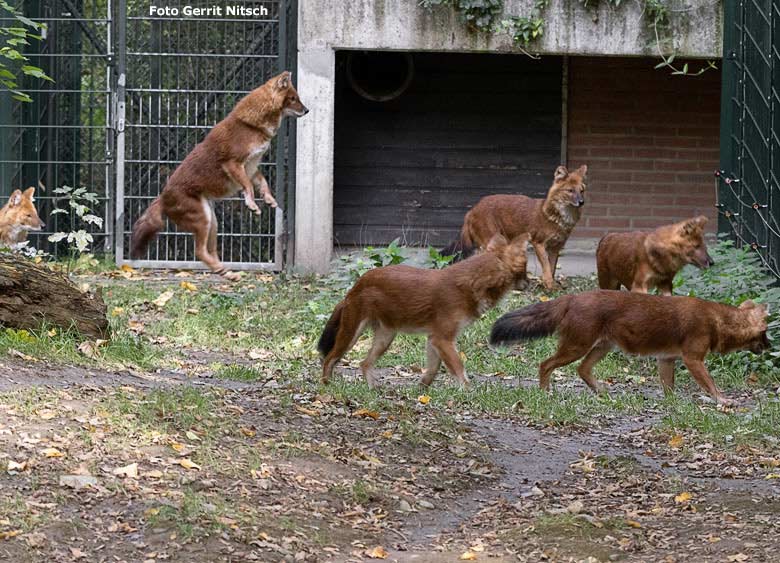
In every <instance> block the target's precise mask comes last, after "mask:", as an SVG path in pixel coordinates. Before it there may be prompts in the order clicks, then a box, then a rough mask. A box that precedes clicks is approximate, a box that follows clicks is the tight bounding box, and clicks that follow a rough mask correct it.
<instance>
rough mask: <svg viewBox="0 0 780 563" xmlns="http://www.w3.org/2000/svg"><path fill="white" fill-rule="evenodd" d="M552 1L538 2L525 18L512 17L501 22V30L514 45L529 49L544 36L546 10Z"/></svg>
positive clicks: (537, 0)
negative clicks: (544, 13) (544, 14)
mask: <svg viewBox="0 0 780 563" xmlns="http://www.w3.org/2000/svg"><path fill="white" fill-rule="evenodd" d="M549 3H550V0H536V2H535V3H534V7H533V8H532V9H531V11H530V13H528V14H527V15H525V16H510V17H508V18H506V19H504V20H503V21H502V22H501V26H500V28H499V29H500V30H501V31H503V32H505V33H507V34H508V35H509V37H510V38H511V39H512V43H513V44H514V45H516V46H519V47H528V46H529V45H530V44H531V43H532V42H534V41H536V40H537V39H539V38H540V37H542V35H544V18H543V17H542V15H543V12H544V10H545V8H547V5H548V4H549Z"/></svg>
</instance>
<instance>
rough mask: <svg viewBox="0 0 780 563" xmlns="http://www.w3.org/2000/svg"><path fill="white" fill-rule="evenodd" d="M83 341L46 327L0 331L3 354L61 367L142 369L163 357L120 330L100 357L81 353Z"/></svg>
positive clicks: (102, 350) (0, 344)
mask: <svg viewBox="0 0 780 563" xmlns="http://www.w3.org/2000/svg"><path fill="white" fill-rule="evenodd" d="M83 341H84V337H83V336H81V335H79V334H77V333H75V332H72V331H63V330H60V329H57V328H50V327H46V326H44V327H41V328H40V329H38V330H24V329H22V330H16V329H12V328H6V329H4V330H0V354H8V353H9V352H11V351H13V350H16V351H18V352H21V353H22V354H25V355H27V356H31V357H33V358H36V359H44V360H53V361H55V360H56V361H57V363H59V364H72V365H96V364H109V365H114V366H117V365H121V366H128V365H131V366H137V367H139V368H141V369H151V368H152V367H155V366H156V365H157V364H158V363H159V361H160V359H161V357H162V353H161V352H160V351H159V350H156V349H154V348H152V347H151V346H150V345H149V344H147V343H145V342H143V341H140V340H138V339H136V338H135V337H133V335H131V334H129V333H127V332H125V331H121V330H120V331H118V332H117V333H115V334H114V336H113V337H112V338H111V339H110V340H109V341H108V342H107V343H106V344H105V345H104V346H100V347H98V348H97V358H89V357H87V356H85V355H84V354H82V353H81V352H79V351H78V347H79V344H81V343H82V342H83Z"/></svg>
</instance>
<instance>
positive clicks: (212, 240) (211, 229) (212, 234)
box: [207, 205, 219, 258]
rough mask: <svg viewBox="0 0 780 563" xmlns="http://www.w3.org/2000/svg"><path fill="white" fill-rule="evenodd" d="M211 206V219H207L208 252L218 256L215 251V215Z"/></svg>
mask: <svg viewBox="0 0 780 563" xmlns="http://www.w3.org/2000/svg"><path fill="white" fill-rule="evenodd" d="M209 207H211V220H210V221H209V243H208V245H207V247H208V251H209V254H211V255H212V256H214V257H216V258H219V254H218V253H217V215H216V213H214V207H212V206H211V205H209Z"/></svg>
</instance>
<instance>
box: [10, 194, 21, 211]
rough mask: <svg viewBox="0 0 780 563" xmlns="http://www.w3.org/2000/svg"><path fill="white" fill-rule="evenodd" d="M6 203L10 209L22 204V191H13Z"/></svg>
mask: <svg viewBox="0 0 780 563" xmlns="http://www.w3.org/2000/svg"><path fill="white" fill-rule="evenodd" d="M8 203H10V204H11V207H16V206H17V205H19V204H20V203H22V190H14V191H13V193H12V194H11V197H10V198H8Z"/></svg>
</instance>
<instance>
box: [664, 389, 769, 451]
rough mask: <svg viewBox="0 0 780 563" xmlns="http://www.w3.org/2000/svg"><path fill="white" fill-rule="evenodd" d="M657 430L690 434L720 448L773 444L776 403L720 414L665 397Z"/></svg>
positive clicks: (691, 402)
mask: <svg viewBox="0 0 780 563" xmlns="http://www.w3.org/2000/svg"><path fill="white" fill-rule="evenodd" d="M662 407H663V409H664V411H665V414H664V416H663V418H662V419H661V422H660V425H661V428H663V429H664V430H668V431H674V432H684V431H693V432H694V433H696V434H697V435H698V436H699V437H700V438H702V439H706V440H709V441H712V442H715V443H717V444H720V445H729V444H730V445H741V444H777V433H778V428H780V402H779V401H778V400H777V399H774V400H759V402H758V403H757V404H756V406H755V407H753V408H752V409H750V410H747V411H737V412H724V411H720V410H718V409H717V408H716V407H714V406H708V405H701V404H699V403H695V402H693V401H689V400H686V399H684V398H681V397H677V396H673V397H668V398H666V399H665V400H664V401H663V403H662Z"/></svg>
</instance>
